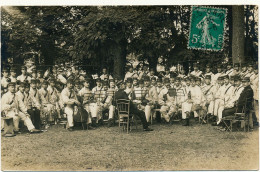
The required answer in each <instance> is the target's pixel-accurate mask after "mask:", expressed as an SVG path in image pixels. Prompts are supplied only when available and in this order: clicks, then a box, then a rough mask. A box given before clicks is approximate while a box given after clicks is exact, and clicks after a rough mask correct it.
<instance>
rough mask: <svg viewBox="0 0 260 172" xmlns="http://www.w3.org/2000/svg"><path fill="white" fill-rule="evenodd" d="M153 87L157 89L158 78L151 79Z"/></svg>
mask: <svg viewBox="0 0 260 172" xmlns="http://www.w3.org/2000/svg"><path fill="white" fill-rule="evenodd" d="M151 85H152V86H155V87H157V83H156V78H155V77H152V78H151Z"/></svg>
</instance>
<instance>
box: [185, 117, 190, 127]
mask: <svg viewBox="0 0 260 172" xmlns="http://www.w3.org/2000/svg"><path fill="white" fill-rule="evenodd" d="M189 125H190V120H189V118H186V119H185V123H184V124H183V126H189Z"/></svg>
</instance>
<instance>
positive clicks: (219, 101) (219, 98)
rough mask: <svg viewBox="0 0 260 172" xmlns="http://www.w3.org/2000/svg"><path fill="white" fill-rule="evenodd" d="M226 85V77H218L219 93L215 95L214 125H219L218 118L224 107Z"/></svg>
mask: <svg viewBox="0 0 260 172" xmlns="http://www.w3.org/2000/svg"><path fill="white" fill-rule="evenodd" d="M225 90H226V85H225V84H224V77H223V76H220V77H218V86H217V91H216V93H215V95H214V111H213V124H212V125H217V117H218V111H219V108H220V107H222V106H223V105H224V98H225Z"/></svg>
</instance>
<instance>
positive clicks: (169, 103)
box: [158, 78, 176, 123]
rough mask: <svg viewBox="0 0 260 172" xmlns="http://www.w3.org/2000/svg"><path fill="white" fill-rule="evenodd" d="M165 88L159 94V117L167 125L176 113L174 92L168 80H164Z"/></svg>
mask: <svg viewBox="0 0 260 172" xmlns="http://www.w3.org/2000/svg"><path fill="white" fill-rule="evenodd" d="M164 83H165V87H164V89H163V90H162V91H161V93H160V94H159V96H158V97H159V104H160V105H161V109H160V112H161V116H162V118H163V119H165V121H166V122H167V123H169V122H170V119H171V116H172V115H173V113H174V112H176V90H175V89H174V88H171V86H170V81H169V79H168V78H167V79H165V80H164Z"/></svg>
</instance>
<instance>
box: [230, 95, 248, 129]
mask: <svg viewBox="0 0 260 172" xmlns="http://www.w3.org/2000/svg"><path fill="white" fill-rule="evenodd" d="M248 104H252V99H249V98H247V99H246V102H245V105H244V107H243V110H242V112H241V113H238V112H236V113H235V119H234V120H233V122H240V125H242V122H243V128H244V131H246V125H247V131H249V127H250V126H249V115H250V110H251V109H248V106H247V105H248Z"/></svg>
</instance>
